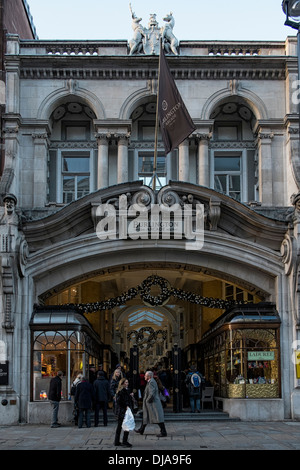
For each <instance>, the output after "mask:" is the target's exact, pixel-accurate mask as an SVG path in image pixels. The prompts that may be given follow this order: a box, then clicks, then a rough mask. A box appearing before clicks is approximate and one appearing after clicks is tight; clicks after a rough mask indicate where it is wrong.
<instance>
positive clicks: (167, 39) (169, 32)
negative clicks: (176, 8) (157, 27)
mask: <svg viewBox="0 0 300 470" xmlns="http://www.w3.org/2000/svg"><path fill="white" fill-rule="evenodd" d="M163 20H164V21H166V24H165V25H164V26H163V27H162V28H161V37H162V42H163V45H164V48H165V50H166V52H170V50H171V51H172V52H173V54H175V55H178V40H177V38H176V37H175V36H174V34H173V28H174V24H175V20H174V17H173V13H172V12H171V13H170V14H169V15H166V16H165V17H164V18H163Z"/></svg>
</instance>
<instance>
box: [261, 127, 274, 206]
mask: <svg viewBox="0 0 300 470" xmlns="http://www.w3.org/2000/svg"><path fill="white" fill-rule="evenodd" d="M273 137H274V135H273V133H272V132H259V134H258V175H259V197H260V202H261V203H262V205H265V206H272V205H273V165H272V139H273Z"/></svg>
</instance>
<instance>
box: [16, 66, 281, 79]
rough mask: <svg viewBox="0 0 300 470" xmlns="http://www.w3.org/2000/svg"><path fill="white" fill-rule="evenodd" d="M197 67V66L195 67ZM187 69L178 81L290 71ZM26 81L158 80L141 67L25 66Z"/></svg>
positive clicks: (151, 71)
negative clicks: (67, 79)
mask: <svg viewBox="0 0 300 470" xmlns="http://www.w3.org/2000/svg"><path fill="white" fill-rule="evenodd" d="M194 67H195V66H194ZM194 67H193V68H188V67H183V68H181V69H176V70H174V69H172V74H173V76H174V78H175V80H233V79H236V80H285V78H286V72H285V69H284V68H274V69H270V68H269V67H266V68H264V67H263V66H261V67H259V68H251V64H249V65H248V67H247V68H243V67H236V66H234V65H232V67H228V65H227V64H226V63H224V66H223V67H215V66H214V65H207V66H206V67H205V68H201V67H200V66H197V65H196V67H197V68H194ZM20 77H21V78H22V79H31V80H32V79H39V80H43V79H44V80H45V79H51V80H54V79H59V80H61V79H66V78H69V79H74V80H79V79H80V80H82V79H88V80H122V81H124V80H138V79H142V80H145V79H146V80H153V79H157V78H158V71H157V70H156V69H151V68H150V69H149V68H147V69H146V68H143V67H138V65H137V68H131V67H126V65H125V66H124V67H120V68H117V67H107V68H100V67H99V66H98V65H97V66H96V65H95V66H90V67H83V66H82V67H80V66H76V67H74V66H72V64H70V68H68V67H67V68H60V67H58V68H53V67H49V66H48V67H47V66H46V67H45V66H42V67H38V66H37V67H33V66H28V67H24V68H22V69H21V71H20Z"/></svg>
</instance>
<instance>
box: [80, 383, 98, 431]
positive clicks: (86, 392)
mask: <svg viewBox="0 0 300 470" xmlns="http://www.w3.org/2000/svg"><path fill="white" fill-rule="evenodd" d="M93 400H94V389H93V386H92V384H90V382H89V381H88V380H87V379H86V378H85V377H82V379H81V382H80V383H79V384H78V385H77V387H76V393H75V403H76V404H77V406H78V427H79V428H82V425H83V416H85V422H86V427H87V428H90V427H91V409H92V405H93Z"/></svg>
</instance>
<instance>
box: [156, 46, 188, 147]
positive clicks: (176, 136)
mask: <svg viewBox="0 0 300 470" xmlns="http://www.w3.org/2000/svg"><path fill="white" fill-rule="evenodd" d="M158 87H159V89H158V97H159V99H158V101H159V102H158V116H159V123H160V130H161V134H162V139H163V142H164V147H165V151H166V154H167V153H169V152H171V150H173V149H174V148H175V147H177V146H178V145H179V144H180V143H181V142H182V141H183V140H184V139H186V138H187V137H188V136H189V135H190V134H191V133H192V132H193V131H194V130H195V129H196V127H195V126H194V123H193V121H192V119H191V117H190V115H189V113H188V110H187V109H186V107H185V104H184V102H183V100H182V98H181V96H180V93H179V91H178V89H177V86H176V84H175V80H174V78H173V76H172V74H171V71H170V69H169V66H168V62H167V60H166V57H165V53H164V51H163V49H162V47H161V46H160V74H159V84H158Z"/></svg>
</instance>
